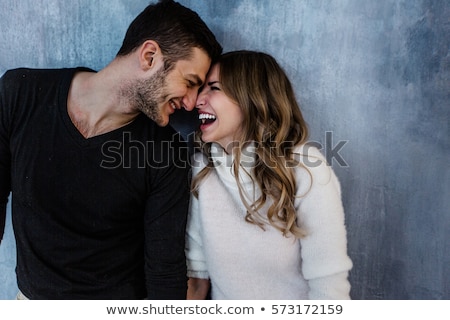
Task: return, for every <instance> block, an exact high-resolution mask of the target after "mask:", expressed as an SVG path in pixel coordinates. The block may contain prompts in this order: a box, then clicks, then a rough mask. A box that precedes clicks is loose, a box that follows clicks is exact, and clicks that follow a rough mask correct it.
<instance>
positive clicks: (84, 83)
mask: <svg viewBox="0 0 450 320" xmlns="http://www.w3.org/2000/svg"><path fill="white" fill-rule="evenodd" d="M221 51H222V47H221V46H220V44H219V43H218V42H217V41H216V39H215V37H214V35H213V34H212V32H211V31H210V30H209V29H208V27H207V26H206V25H205V23H204V22H203V21H202V20H201V19H200V18H199V16H198V15H197V14H196V13H195V12H193V11H191V10H190V9H188V8H185V7H183V6H182V5H180V4H178V3H176V2H174V1H172V0H168V1H167V0H162V1H160V2H158V3H157V4H152V5H149V6H148V7H147V8H146V9H145V10H144V11H143V12H142V13H141V14H139V15H138V16H137V17H136V19H135V20H134V21H133V22H132V23H131V25H130V26H129V28H128V31H127V33H126V35H125V38H124V41H123V45H122V47H121V48H120V50H119V52H118V54H117V56H116V58H115V59H114V60H113V61H112V62H111V63H110V64H109V65H108V66H106V67H105V68H104V69H102V70H100V71H99V72H94V71H92V70H90V69H87V68H75V69H60V70H32V69H16V70H10V71H8V72H6V73H5V75H4V76H3V77H2V79H1V81H0V239H1V236H2V235H3V229H4V221H5V215H6V202H7V198H8V195H9V193H10V192H11V194H12V216H13V228H14V233H15V236H16V243H17V268H16V273H17V281H18V287H19V289H20V291H21V292H20V295H23V296H24V297H26V298H29V299H143V298H148V299H184V298H185V297H186V287H187V284H186V282H187V279H186V263H185V256H184V236H185V224H186V215H187V209H188V199H189V185H188V172H189V166H188V157H189V155H188V152H187V147H186V144H185V143H184V142H182V141H181V139H180V138H179V136H177V135H176V133H175V131H174V130H173V129H172V128H171V127H170V126H167V124H168V122H169V116H170V115H171V114H172V113H173V112H174V111H175V110H176V109H181V108H184V109H186V110H192V109H193V108H194V104H195V100H196V97H197V91H198V89H199V87H200V86H201V85H202V84H203V81H204V80H205V76H206V73H207V71H208V69H209V66H210V64H211V62H212V61H214V60H215V59H216V58H217V57H218V56H219V55H220V53H221Z"/></svg>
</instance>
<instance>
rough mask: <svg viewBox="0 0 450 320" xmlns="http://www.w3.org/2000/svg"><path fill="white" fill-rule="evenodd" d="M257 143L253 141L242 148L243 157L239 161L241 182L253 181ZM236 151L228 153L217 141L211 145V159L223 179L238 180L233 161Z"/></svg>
mask: <svg viewBox="0 0 450 320" xmlns="http://www.w3.org/2000/svg"><path fill="white" fill-rule="evenodd" d="M255 154H256V151H255V143H254V142H252V143H250V144H248V145H246V146H245V147H243V148H242V149H241V159H240V163H239V179H240V181H241V183H250V182H252V176H253V167H254V165H255V158H256V156H255ZM234 159H235V153H233V154H228V153H226V152H225V150H224V149H223V148H222V147H221V146H220V145H219V144H217V143H213V144H212V145H211V160H212V162H213V164H214V168H215V169H216V172H217V174H218V175H219V177H220V178H221V179H223V180H226V181H228V182H233V183H235V182H236V179H235V176H234V171H233V162H234Z"/></svg>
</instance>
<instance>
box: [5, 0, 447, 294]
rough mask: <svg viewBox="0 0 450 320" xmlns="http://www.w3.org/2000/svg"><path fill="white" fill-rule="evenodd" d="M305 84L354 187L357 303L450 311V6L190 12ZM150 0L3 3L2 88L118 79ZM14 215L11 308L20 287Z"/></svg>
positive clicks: (323, 2) (289, 4)
mask: <svg viewBox="0 0 450 320" xmlns="http://www.w3.org/2000/svg"><path fill="white" fill-rule="evenodd" d="M180 2H181V3H182V4H184V5H186V6H188V7H191V8H193V9H194V10H196V11H197V12H198V13H199V14H200V16H201V17H203V18H204V20H205V21H206V22H207V24H208V25H209V26H210V27H211V28H212V29H213V31H214V32H215V33H216V35H217V37H218V39H219V40H220V41H221V43H222V44H223V46H224V49H225V51H229V50H234V49H255V50H261V51H265V52H268V53H270V54H272V55H273V56H274V57H275V58H277V59H278V61H279V62H280V64H281V65H282V66H283V67H284V68H285V70H286V71H287V72H288V74H289V76H290V77H291V79H292V82H293V84H294V87H295V90H296V92H297V95H298V100H299V102H300V104H301V106H302V109H303V112H304V115H305V117H306V119H307V120H308V122H309V125H310V128H311V139H312V140H314V141H316V143H317V144H319V145H320V146H321V147H322V151H323V152H324V153H325V154H326V155H327V156H328V158H329V159H330V160H331V162H332V165H333V168H334V169H335V171H336V173H337V175H338V176H339V178H340V180H341V183H342V187H343V200H344V205H345V209H346V217H347V226H348V240H349V254H350V256H351V258H352V259H353V262H354V268H353V270H352V272H351V275H350V280H351V282H352V292H351V294H352V298H353V299H450V267H449V266H450V249H449V247H450V246H449V244H450V232H449V231H450V215H449V213H450V212H449V207H450V203H449V198H450V188H449V185H450V184H449V180H450V179H449V178H450V176H449V175H450V174H449V172H450V170H449V146H450V145H449V109H450V102H449V101H450V56H449V47H450V18H449V17H450V3H449V1H448V0H433V1H432V0H379V1H374V0H335V1H332V0H281V1H280V0H242V1H238V0H227V1H224V0H192V1H189V0H181V1H180ZM148 3H149V2H148V1H147V0H135V1H129V0H108V1H106V0H104V1H92V0H70V1H60V0H59V1H57V0H0V74H3V73H4V72H5V71H6V70H7V69H10V68H14V67H22V66H27V67H43V68H53V67H70V66H80V65H82V66H87V67H91V68H94V69H100V68H102V67H104V66H105V65H106V64H107V63H108V62H109V61H110V60H111V59H113V57H114V55H115V53H116V51H117V50H118V49H119V47H120V45H121V41H122V38H123V35H124V33H125V31H126V28H127V26H128V24H129V23H130V22H131V20H132V19H133V18H134V17H135V15H136V14H138V13H139V12H140V11H141V10H142V9H143V8H144V7H145V6H146V5H147V4H148ZM10 220H11V216H10V211H8V221H7V228H6V239H5V240H4V241H3V243H2V245H1V246H0V298H1V299H11V298H13V297H14V296H15V294H16V291H17V287H16V280H15V274H14V265H15V245H14V240H13V233H12V229H11V223H10Z"/></svg>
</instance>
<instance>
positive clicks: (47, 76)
mask: <svg viewBox="0 0 450 320" xmlns="http://www.w3.org/2000/svg"><path fill="white" fill-rule="evenodd" d="M81 70H90V69H87V68H83V67H78V68H54V69H39V68H15V69H9V70H7V71H6V72H5V73H4V75H3V76H2V79H3V81H6V82H8V81H11V82H29V81H40V82H50V81H52V80H55V79H58V78H60V77H65V76H73V74H74V73H75V72H77V71H81Z"/></svg>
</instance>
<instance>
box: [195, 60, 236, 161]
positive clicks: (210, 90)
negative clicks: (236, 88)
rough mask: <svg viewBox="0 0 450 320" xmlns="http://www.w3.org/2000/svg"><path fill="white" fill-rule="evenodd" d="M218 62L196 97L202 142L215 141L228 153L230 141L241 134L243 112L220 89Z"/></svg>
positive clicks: (230, 149) (230, 148)
mask: <svg viewBox="0 0 450 320" xmlns="http://www.w3.org/2000/svg"><path fill="white" fill-rule="evenodd" d="M219 72H220V68H219V65H218V64H215V65H213V66H212V67H211V69H210V71H209V73H208V74H207V76H206V81H205V85H204V87H203V88H202V90H201V91H200V93H199V95H198V97H197V104H196V106H197V108H198V113H199V119H200V120H201V124H200V130H201V131H202V140H203V142H216V143H218V144H220V145H221V146H222V148H224V149H225V151H227V153H230V152H231V151H232V142H233V141H236V140H237V139H238V138H239V137H240V134H241V131H240V130H241V124H242V120H243V117H244V116H243V114H242V110H241V108H240V107H239V106H238V105H237V104H236V102H234V101H233V100H232V99H230V98H229V97H228V96H227V95H225V93H224V92H223V90H222V84H221V83H220V82H219Z"/></svg>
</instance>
